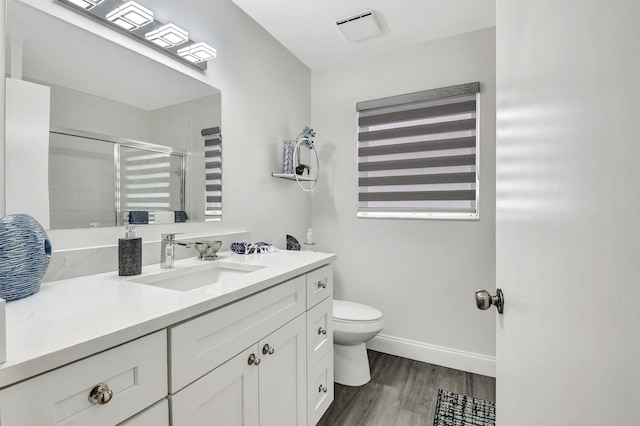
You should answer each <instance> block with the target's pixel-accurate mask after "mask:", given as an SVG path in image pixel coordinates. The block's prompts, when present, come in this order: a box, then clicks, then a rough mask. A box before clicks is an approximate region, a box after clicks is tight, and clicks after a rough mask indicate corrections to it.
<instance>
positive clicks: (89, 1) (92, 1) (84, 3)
mask: <svg viewBox="0 0 640 426" xmlns="http://www.w3.org/2000/svg"><path fill="white" fill-rule="evenodd" d="M69 1H70V2H71V3H73V4H75V5H76V6H80V7H81V8H83V9H86V10H89V9H92V8H94V7H95V6H96V5H98V4H100V3H102V0H69Z"/></svg>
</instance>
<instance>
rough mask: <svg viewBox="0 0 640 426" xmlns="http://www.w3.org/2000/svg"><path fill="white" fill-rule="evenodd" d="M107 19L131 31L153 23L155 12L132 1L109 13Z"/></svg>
mask: <svg viewBox="0 0 640 426" xmlns="http://www.w3.org/2000/svg"><path fill="white" fill-rule="evenodd" d="M107 19H108V20H109V21H111V22H113V23H114V24H116V25H119V26H121V27H122V28H124V29H126V30H129V31H131V30H135V29H137V28H140V27H143V26H145V25H147V24H149V23H151V22H153V12H152V11H150V10H149V9H147V8H146V7H143V6H140V5H139V4H138V3H136V2H134V1H130V2H127V3H125V4H123V5H122V6H120V7H118V8H116V9H114V10H112V11H111V12H109V13H108V14H107Z"/></svg>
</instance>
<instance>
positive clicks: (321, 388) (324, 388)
mask: <svg viewBox="0 0 640 426" xmlns="http://www.w3.org/2000/svg"><path fill="white" fill-rule="evenodd" d="M318 392H319V393H322V392H324V393H327V387H326V386H322V385H320V387H319V388H318Z"/></svg>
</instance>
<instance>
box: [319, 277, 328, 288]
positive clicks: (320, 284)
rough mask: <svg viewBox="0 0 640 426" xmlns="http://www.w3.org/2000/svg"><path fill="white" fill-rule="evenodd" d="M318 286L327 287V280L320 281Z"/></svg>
mask: <svg viewBox="0 0 640 426" xmlns="http://www.w3.org/2000/svg"><path fill="white" fill-rule="evenodd" d="M318 288H327V280H326V279H324V280H322V281H318Z"/></svg>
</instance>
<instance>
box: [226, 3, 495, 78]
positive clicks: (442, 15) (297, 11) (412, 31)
mask: <svg viewBox="0 0 640 426" xmlns="http://www.w3.org/2000/svg"><path fill="white" fill-rule="evenodd" d="M232 1H233V2H234V3H235V4H236V5H238V6H239V7H240V8H241V9H242V10H244V12H245V13H247V14H248V15H249V16H251V17H252V18H253V19H254V20H255V21H257V22H258V23H259V24H260V25H262V27H263V28H264V29H266V30H267V31H268V32H269V33H271V34H272V35H273V36H274V37H275V38H276V39H277V40H278V41H279V42H280V43H282V44H283V45H284V46H285V47H286V48H287V49H289V51H291V52H292V53H293V54H294V55H295V56H296V57H298V58H299V59H300V60H301V61H302V62H303V63H304V64H306V65H307V66H308V67H309V68H310V69H318V68H323V67H327V66H330V65H334V64H337V63H340V62H346V61H350V60H354V59H356V58H358V57H363V56H369V55H373V54H378V53H383V52H386V51H391V50H395V49H398V48H402V47H405V46H410V45H412V44H416V43H421V42H425V41H429V40H434V39H438V38H442V37H449V36H452V35H455V34H462V33H466V32H469V31H475V30H479V29H482V28H488V27H493V26H495V0H349V1H344V0H315V1H309V0H270V1H264V0H232ZM368 9H373V11H374V12H375V14H376V16H377V18H378V20H379V22H380V24H381V27H382V34H381V35H379V36H376V37H372V38H369V39H365V40H361V41H357V42H352V41H348V40H347V39H346V38H345V37H344V35H343V34H342V32H341V31H340V29H339V28H338V27H337V25H336V21H337V20H339V19H340V18H344V17H347V16H351V15H354V14H356V13H358V12H362V11H364V10H368Z"/></svg>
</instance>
